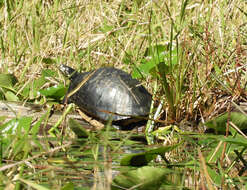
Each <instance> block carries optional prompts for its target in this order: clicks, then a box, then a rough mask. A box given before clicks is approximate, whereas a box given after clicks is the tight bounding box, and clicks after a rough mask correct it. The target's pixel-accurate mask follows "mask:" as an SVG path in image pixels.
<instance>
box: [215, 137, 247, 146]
mask: <svg viewBox="0 0 247 190" xmlns="http://www.w3.org/2000/svg"><path fill="white" fill-rule="evenodd" d="M219 140H221V141H223V142H228V143H232V144H236V145H239V146H244V147H247V139H246V138H244V137H242V136H238V137H237V138H233V137H231V136H229V137H221V138H220V139H219Z"/></svg>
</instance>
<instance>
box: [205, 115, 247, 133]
mask: <svg viewBox="0 0 247 190" xmlns="http://www.w3.org/2000/svg"><path fill="white" fill-rule="evenodd" d="M230 114H231V115H230V121H231V122H233V123H234V124H235V125H236V126H237V127H238V128H239V129H240V130H246V129H247V116H246V114H243V113H241V112H231V113H230ZM227 119H228V113H224V114H222V115H220V116H218V117H216V118H213V119H212V120H210V121H208V122H206V123H205V126H206V127H207V130H208V131H210V129H212V130H213V131H214V132H215V133H216V134H224V133H225V131H226V126H227Z"/></svg>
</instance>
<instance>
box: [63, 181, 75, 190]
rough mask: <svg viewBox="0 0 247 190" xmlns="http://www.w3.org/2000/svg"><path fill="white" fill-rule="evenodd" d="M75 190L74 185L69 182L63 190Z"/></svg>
mask: <svg viewBox="0 0 247 190" xmlns="http://www.w3.org/2000/svg"><path fill="white" fill-rule="evenodd" d="M74 189H75V186H74V184H73V183H71V182H69V183H67V184H66V185H64V186H63V187H62V189H61V190H74Z"/></svg>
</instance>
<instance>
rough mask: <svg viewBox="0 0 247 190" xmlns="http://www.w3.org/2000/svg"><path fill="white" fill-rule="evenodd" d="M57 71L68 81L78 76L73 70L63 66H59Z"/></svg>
mask: <svg viewBox="0 0 247 190" xmlns="http://www.w3.org/2000/svg"><path fill="white" fill-rule="evenodd" d="M59 70H60V71H61V72H62V73H63V75H65V76H66V77H68V78H69V79H73V78H75V77H76V76H77V75H78V72H77V71H76V70H75V69H73V68H71V67H69V66H66V65H63V64H61V65H60V66H59Z"/></svg>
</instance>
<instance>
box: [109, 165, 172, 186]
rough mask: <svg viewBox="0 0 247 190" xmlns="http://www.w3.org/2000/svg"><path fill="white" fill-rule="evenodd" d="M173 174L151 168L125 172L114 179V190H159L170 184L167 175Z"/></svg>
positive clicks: (165, 170)
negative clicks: (130, 189)
mask: <svg viewBox="0 0 247 190" xmlns="http://www.w3.org/2000/svg"><path fill="white" fill-rule="evenodd" d="M171 172H172V171H171V170H169V169H166V168H164V169H163V168H155V167H149V166H145V167H142V168H138V169H136V170H131V171H128V172H123V173H121V174H119V175H118V176H116V177H115V178H114V180H113V183H112V189H113V190H117V189H129V188H133V189H136V190H147V189H148V190H157V189H159V188H160V186H161V185H162V184H163V183H168V181H167V180H166V175H167V174H169V173H171Z"/></svg>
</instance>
